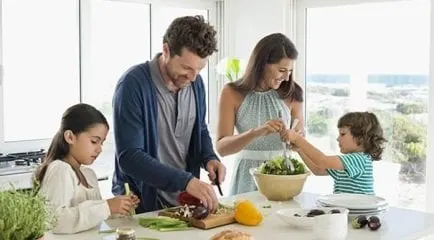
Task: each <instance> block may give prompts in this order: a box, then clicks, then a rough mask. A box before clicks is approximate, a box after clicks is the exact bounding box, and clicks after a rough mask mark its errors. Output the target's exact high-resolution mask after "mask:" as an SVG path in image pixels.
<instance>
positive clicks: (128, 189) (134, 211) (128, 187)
mask: <svg viewBox="0 0 434 240" xmlns="http://www.w3.org/2000/svg"><path fill="white" fill-rule="evenodd" d="M131 194H132V193H131V190H130V185H129V184H128V183H125V195H126V196H131ZM135 214H136V210H135V209H134V208H131V209H130V215H135Z"/></svg>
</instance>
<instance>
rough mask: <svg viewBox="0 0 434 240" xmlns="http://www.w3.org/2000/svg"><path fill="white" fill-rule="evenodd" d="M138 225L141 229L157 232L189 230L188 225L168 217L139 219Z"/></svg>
mask: <svg viewBox="0 0 434 240" xmlns="http://www.w3.org/2000/svg"><path fill="white" fill-rule="evenodd" d="M139 224H140V226H142V227H145V228H150V229H154V230H158V231H160V232H168V231H181V230H189V229H191V227H189V225H188V223H186V222H184V221H182V220H179V219H176V218H170V217H163V216H159V217H141V218H139Z"/></svg>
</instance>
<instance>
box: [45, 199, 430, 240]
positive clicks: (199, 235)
mask: <svg viewBox="0 0 434 240" xmlns="http://www.w3.org/2000/svg"><path fill="white" fill-rule="evenodd" d="M317 197H318V195H316V194H311V193H301V194H300V195H299V196H297V197H295V198H294V199H293V200H291V201H287V202H271V201H267V200H266V198H265V197H263V196H262V195H261V194H260V193H259V192H250V193H245V194H240V195H236V196H232V197H228V198H222V199H221V202H223V203H225V204H232V203H233V202H234V200H236V199H249V200H251V201H253V202H254V203H255V204H256V205H257V207H258V208H259V210H260V211H261V212H262V213H263V215H264V220H263V222H262V223H261V224H260V225H259V226H255V227H248V226H243V225H239V224H231V225H226V226H222V227H219V228H214V229H210V230H201V229H192V230H187V231H175V232H158V231H155V230H151V229H147V228H143V227H141V226H140V225H138V223H137V220H136V219H135V218H137V217H151V216H156V215H157V212H150V213H144V214H139V215H136V216H134V217H122V218H114V219H109V220H107V221H105V222H103V223H102V224H101V226H100V227H99V228H95V229H91V230H89V231H85V232H82V233H78V234H72V235H54V234H52V233H47V234H46V235H45V238H44V240H54V239H56V240H76V239H77V240H78V239H80V240H88V239H89V240H90V239H103V240H109V239H115V234H99V233H98V230H99V229H106V228H111V229H116V228H117V227H133V228H134V229H135V230H136V235H137V237H153V238H157V239H159V240H169V239H170V240H173V239H178V240H183V239H185V240H187V239H197V240H209V239H210V238H211V236H213V235H214V234H215V233H217V232H220V231H223V230H225V229H236V230H240V231H243V232H247V233H250V234H251V235H253V236H254V237H255V239H256V240H262V239H267V238H270V237H272V238H273V240H283V239H285V240H287V239H313V232H312V230H300V229H294V228H291V227H289V226H288V225H286V224H285V223H284V222H283V221H281V220H280V219H279V218H278V216H277V215H276V214H275V212H276V211H277V210H278V209H282V208H310V207H314V206H315V201H316V199H317ZM264 205H271V208H262V207H261V206H264ZM433 234H434V214H430V213H424V212H418V211H413V210H406V209H402V208H395V207H390V208H389V209H388V211H387V212H386V213H384V215H383V220H382V226H381V228H380V229H379V230H377V231H370V230H369V229H368V228H365V229H357V230H356V229H352V227H351V224H349V226H348V236H347V239H351V240H359V239H360V240H366V239H370V240H371V239H390V240H398V239H399V240H401V239H405V240H407V239H422V238H424V239H425V237H427V236H430V235H433Z"/></svg>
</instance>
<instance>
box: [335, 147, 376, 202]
mask: <svg viewBox="0 0 434 240" xmlns="http://www.w3.org/2000/svg"><path fill="white" fill-rule="evenodd" d="M339 158H340V159H341V161H342V165H343V166H344V170H334V169H327V172H328V174H329V175H330V176H331V177H332V178H333V180H334V187H333V193H358V194H374V178H373V173H372V170H373V167H372V157H371V156H370V155H369V154H366V153H363V152H356V153H349V154H344V155H340V156H339Z"/></svg>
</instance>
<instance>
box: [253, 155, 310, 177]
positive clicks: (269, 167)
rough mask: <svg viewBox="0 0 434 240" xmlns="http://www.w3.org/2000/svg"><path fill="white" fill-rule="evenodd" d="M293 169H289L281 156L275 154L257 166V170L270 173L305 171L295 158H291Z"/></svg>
mask: <svg viewBox="0 0 434 240" xmlns="http://www.w3.org/2000/svg"><path fill="white" fill-rule="evenodd" d="M291 162H292V164H293V165H294V168H295V169H294V171H291V170H290V169H289V168H288V166H287V165H286V164H285V163H284V158H283V156H276V157H274V158H273V159H271V160H268V161H265V162H263V163H262V164H261V166H259V172H260V173H262V174H272V175H297V174H304V173H306V168H305V167H304V165H303V164H302V163H301V162H299V161H298V160H297V159H295V158H291Z"/></svg>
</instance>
